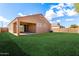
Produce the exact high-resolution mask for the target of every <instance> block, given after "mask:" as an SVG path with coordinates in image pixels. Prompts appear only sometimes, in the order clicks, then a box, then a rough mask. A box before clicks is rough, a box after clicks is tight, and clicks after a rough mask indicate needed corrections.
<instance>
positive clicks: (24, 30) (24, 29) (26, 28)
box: [13, 22, 36, 35]
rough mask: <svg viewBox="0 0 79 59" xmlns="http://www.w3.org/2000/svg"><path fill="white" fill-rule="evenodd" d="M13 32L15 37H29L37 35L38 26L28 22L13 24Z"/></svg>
mask: <svg viewBox="0 0 79 59" xmlns="http://www.w3.org/2000/svg"><path fill="white" fill-rule="evenodd" d="M13 32H14V34H15V35H29V34H35V33H36V24H35V23H28V22H15V23H13Z"/></svg>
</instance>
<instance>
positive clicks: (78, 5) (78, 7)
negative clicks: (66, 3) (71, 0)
mask: <svg viewBox="0 0 79 59" xmlns="http://www.w3.org/2000/svg"><path fill="white" fill-rule="evenodd" d="M74 5H75V8H76V11H77V12H79V3H75V4H74Z"/></svg>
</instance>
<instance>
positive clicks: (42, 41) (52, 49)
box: [0, 33, 79, 56]
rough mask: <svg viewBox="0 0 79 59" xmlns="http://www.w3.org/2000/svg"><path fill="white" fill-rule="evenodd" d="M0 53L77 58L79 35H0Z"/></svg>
mask: <svg viewBox="0 0 79 59" xmlns="http://www.w3.org/2000/svg"><path fill="white" fill-rule="evenodd" d="M0 53H8V54H7V55H24V56H26V55H28V56H73V55H74V56H78V55H79V34H77V33H43V34H35V35H25V36H18V37H16V36H14V35H12V34H10V33H0ZM0 55H2V54H0ZM3 55H5V54H3Z"/></svg>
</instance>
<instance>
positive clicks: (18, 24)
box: [17, 19, 20, 36]
mask: <svg viewBox="0 0 79 59" xmlns="http://www.w3.org/2000/svg"><path fill="white" fill-rule="evenodd" d="M19 26H20V22H19V19H17V36H19V34H20V31H19Z"/></svg>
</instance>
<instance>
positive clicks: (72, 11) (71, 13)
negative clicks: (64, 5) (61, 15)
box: [66, 9, 77, 16]
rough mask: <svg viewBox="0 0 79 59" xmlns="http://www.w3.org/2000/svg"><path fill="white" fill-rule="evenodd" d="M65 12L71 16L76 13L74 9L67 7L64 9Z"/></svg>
mask: <svg viewBox="0 0 79 59" xmlns="http://www.w3.org/2000/svg"><path fill="white" fill-rule="evenodd" d="M66 13H67V15H68V16H73V15H76V14H77V12H76V11H75V10H74V9H72V10H70V9H68V10H66Z"/></svg>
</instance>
